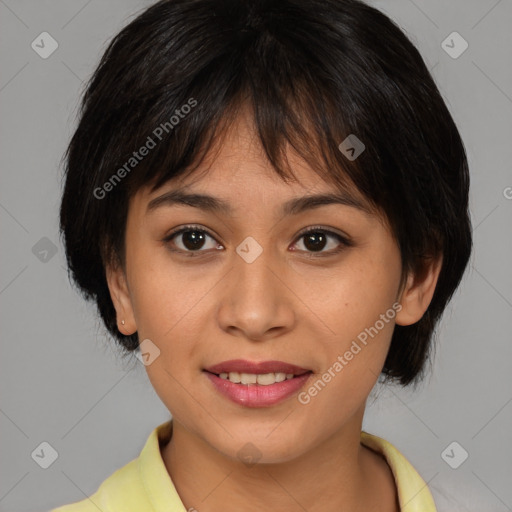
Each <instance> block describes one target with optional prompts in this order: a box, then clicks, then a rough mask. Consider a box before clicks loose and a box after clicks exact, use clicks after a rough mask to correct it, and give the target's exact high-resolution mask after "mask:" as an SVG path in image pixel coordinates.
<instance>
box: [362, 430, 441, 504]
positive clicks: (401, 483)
mask: <svg viewBox="0 0 512 512" xmlns="http://www.w3.org/2000/svg"><path fill="white" fill-rule="evenodd" d="M361 443H362V444H363V445H364V446H367V447H368V448H370V449H372V450H374V451H375V452H377V453H379V454H381V455H382V456H383V457H384V459H385V460H386V462H387V463H388V465H389V467H390V469H391V471H392V473H393V477H394V479H395V484H396V488H397V492H398V499H399V502H400V511H401V512H436V506H435V503H434V499H433V497H432V494H431V493H430V490H429V488H428V486H427V484H426V483H425V481H424V480H423V478H422V477H421V476H420V475H419V473H418V472H417V471H416V469H415V468H414V467H413V465H412V464H411V463H410V462H409V461H408V460H407V459H406V458H405V456H404V455H403V454H402V453H401V452H400V451H399V450H398V449H397V448H395V446H393V445H392V444H391V443H390V442H389V441H386V440H385V439H382V438H381V437H378V436H375V435H372V434H369V433H367V432H364V431H363V432H361Z"/></svg>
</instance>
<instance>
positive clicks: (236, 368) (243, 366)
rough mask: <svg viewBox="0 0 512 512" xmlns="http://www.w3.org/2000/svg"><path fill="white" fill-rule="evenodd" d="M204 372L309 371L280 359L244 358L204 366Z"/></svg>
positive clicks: (258, 373)
mask: <svg viewBox="0 0 512 512" xmlns="http://www.w3.org/2000/svg"><path fill="white" fill-rule="evenodd" d="M204 371H206V372H209V373H213V374H215V375H220V374H221V373H230V372H237V373H249V374H254V375H262V374H266V373H285V374H293V375H295V376H299V375H304V374H305V373H309V372H311V370H308V369H306V368H301V367H300V366H296V365H294V364H290V363H284V362H282V361H262V362H252V361H246V360H244V359H233V360H231V361H224V362H222V363H218V364H215V365H213V366H209V367H208V368H205V370H204Z"/></svg>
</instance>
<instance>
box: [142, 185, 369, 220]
mask: <svg viewBox="0 0 512 512" xmlns="http://www.w3.org/2000/svg"><path fill="white" fill-rule="evenodd" d="M330 204H340V205H344V206H350V207H352V208H356V209H358V210H361V211H363V212H365V213H371V211H370V208H369V207H368V206H366V205H365V204H364V203H362V202H361V201H360V200H358V199H357V198H355V197H354V196H352V195H350V194H349V193H346V192H338V193H335V194H333V193H326V194H318V195H306V196H303V197H297V198H294V199H290V200H289V201H287V202H286V203H283V205H282V206H281V214H282V215H284V216H286V215H298V214H299V213H302V212H305V211H307V210H312V209H314V208H319V207H320V206H324V205H330ZM175 205H186V206H191V207H193V208H198V209H201V210H205V211H208V212H214V213H218V214H224V215H230V214H232V213H233V208H232V206H231V205H230V204H229V202H227V201H225V200H223V199H220V198H218V197H213V196H210V195H205V194H196V193H186V192H184V191H183V190H171V191H169V192H166V193H165V194H162V195H161V196H158V197H156V198H154V199H152V200H151V201H150V202H149V203H148V206H147V208H146V214H148V213H150V212H152V211H154V210H156V209H158V208H161V207H163V206H175Z"/></svg>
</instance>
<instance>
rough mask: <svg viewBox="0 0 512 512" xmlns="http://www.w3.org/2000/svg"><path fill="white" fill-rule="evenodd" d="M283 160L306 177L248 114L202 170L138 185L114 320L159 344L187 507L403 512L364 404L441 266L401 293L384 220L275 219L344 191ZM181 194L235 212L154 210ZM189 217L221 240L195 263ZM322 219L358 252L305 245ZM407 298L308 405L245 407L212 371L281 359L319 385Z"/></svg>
mask: <svg viewBox="0 0 512 512" xmlns="http://www.w3.org/2000/svg"><path fill="white" fill-rule="evenodd" d="M288 158H289V162H290V164H291V166H292V168H293V170H294V173H295V175H296V176H297V177H298V181H299V182H292V183H285V182H284V181H282V180H281V179H280V178H279V177H278V176H277V175H276V174H275V172H274V171H273V170H272V167H271V165H270V163H269V162H268V161H267V160H266V158H265V156H264V153H263V150H262V149H261V147H260V145H259V142H258V139H257V136H256V134H255V132H254V129H253V125H252V117H251V116H250V114H248V113H244V114H241V115H240V116H239V118H237V120H236V122H235V123H234V124H233V125H232V127H231V129H230V130H229V131H228V132H227V134H226V137H225V138H223V140H222V144H221V145H220V146H219V151H218V152H216V153H215V156H214V157H213V156H212V157H211V158H207V159H206V160H205V161H204V162H203V164H202V165H201V167H200V169H199V171H200V172H196V173H194V175H192V176H189V177H187V178H186V179H183V180H176V181H175V180H173V181H172V182H168V183H167V184H165V185H164V186H163V187H162V188H161V189H159V190H157V191H155V192H153V193H150V192H149V188H143V189H140V190H139V191H138V192H137V194H136V195H135V196H134V197H133V198H132V200H131V202H130V207H129V213H128V220H127V229H126V266H125V269H122V268H114V267H109V268H108V269H107V279H108V283H109V288H110V291H111V296H112V300H113V302H114V305H115V308H116V311H117V318H118V327H119V330H120V331H121V332H123V333H124V334H132V333H134V332H135V331H138V334H139V339H140V340H144V339H146V338H149V339H150V340H151V341H152V342H153V343H154V344H155V345H157V346H158V348H159V350H160V356H159V357H158V358H156V359H155V360H154V362H153V363H151V364H150V365H148V366H146V369H147V373H148V376H149V379H150V381H151V383H152V385H153V387H154V389H155V391H156V392H157V394H158V396H159V397H160V398H161V400H162V401H163V403H164V404H165V405H166V406H167V408H168V409H169V411H170V412H171V414H172V416H173V424H174V432H173V436H172V439H171V441H170V442H169V443H168V444H167V445H166V446H165V447H163V448H162V457H163V460H164V463H165V465H166V467H167V470H168V472H169V474H170V476H171V478H172V480H173V482H174V483H175V486H176V489H177V490H178V493H179V494H180V497H181V499H182V501H183V502H184V504H185V506H186V508H187V509H188V508H190V507H194V508H195V509H197V510H198V511H199V512H208V511H218V510H224V511H228V512H230V511H235V510H236V511H240V510H251V511H252V510H254V511H256V510H258V511H259V510H273V511H274V512H285V511H286V512H290V511H292V512H295V511H297V512H299V511H303V510H308V511H311V512H316V511H322V512H329V511H337V512H339V511H341V510H343V511H363V510H364V511H366V512H368V511H374V510H375V511H377V510H378V511H380V512H388V511H389V512H393V511H396V510H398V509H399V508H398V502H397V495H396V488H395V485H394V480H393V477H392V474H391V472H390V469H389V467H388V465H387V463H386V462H385V461H384V459H382V458H381V457H380V456H379V455H378V454H376V453H374V452H373V451H371V450H369V449H368V448H365V447H363V446H362V445H361V444H360V442H359V440H360V432H361V425H362V419H363V414H364V408H365V404H366V399H367V397H368V395H369V393H370V391H371V389H372V387H373V386H374V384H375V382H376V380H377V378H378V375H379V374H380V372H381V369H382V367H383V365H384V361H385V358H386V354H387V351H388V349H389V344H390V341H391V336H392V332H393V328H394V322H395V321H396V322H397V323H398V324H401V325H408V324H412V323H414V322H416V321H418V320H419V319H420V318H421V316H422V315H423V313H424V312H425V310H426V309H427V307H428V304H429V303H430V300H431V298H432V295H433V292H434V288H435V284H436V282H437V277H438V274H439V268H440V262H439V261H437V262H431V263H429V264H428V265H427V266H426V267H425V268H424V269H423V270H422V271H421V272H420V273H419V274H418V275H416V276H415V275H412V274H411V275H409V276H407V278H406V279H405V284H404V286H403V287H400V282H401V281H400V280H401V257H400V252H399V249H398V246H397V244H396V242H395V240H394V239H393V237H392V235H391V232H390V230H389V228H388V226H387V223H386V221H385V219H383V218H382V217H381V216H379V215H377V214H375V213H373V214H369V213H367V212H364V211H362V210H359V209H357V208H354V207H351V206H346V205H338V204H334V205H324V206H320V207H318V208H315V209H312V210H309V211H306V212H303V213H301V214H298V215H293V216H286V217H283V216H282V215H280V214H279V209H280V206H281V204H282V203H284V202H286V201H287V200H289V199H292V198H295V197H300V196H304V195H308V194H313V193H314V194H317V193H321V192H335V191H336V190H335V188H334V186H332V185H330V184H327V183H325V182H324V181H322V180H321V179H320V178H319V177H318V176H317V174H316V173H315V172H314V171H313V170H312V169H310V168H309V167H308V166H307V165H306V164H305V163H304V162H303V161H301V160H300V159H299V158H298V157H296V156H295V155H294V154H293V153H292V152H289V154H288ZM201 170H203V171H204V172H201ZM185 185H188V186H189V189H187V192H190V193H192V192H195V193H203V194H209V195H212V196H215V197H219V198H222V199H224V200H226V201H228V202H229V203H230V204H231V206H232V208H233V213H232V214H231V215H224V214H221V213H212V212H205V211H202V210H199V209H197V208H194V207H191V206H186V205H185V206H184V205H173V206H167V205H166V206H162V207H160V208H157V209H155V210H153V211H152V212H150V213H147V212H146V208H147V205H148V203H149V201H150V200H151V199H154V198H156V197H158V196H160V195H162V194H163V193H165V192H167V191H170V190H174V189H176V188H178V187H182V186H185ZM352 192H353V191H352ZM358 197H359V199H360V200H363V201H364V198H362V197H361V196H358ZM187 224H197V225H199V226H198V228H196V229H199V228H201V229H206V230H207V231H208V232H209V233H211V234H212V235H213V237H214V238H210V237H209V236H206V239H205V242H204V245H203V247H202V248H201V249H200V251H202V252H199V254H197V253H198V250H196V251H195V252H194V251H190V250H189V253H190V252H194V255H195V256H194V257H188V256H187V254H185V251H186V250H187V249H186V247H187V246H186V245H184V243H185V241H186V237H187V234H185V235H183V234H182V235H178V236H177V237H176V238H175V239H174V240H173V241H168V242H162V239H163V238H164V237H165V236H166V235H168V234H169V233H170V232H171V231H172V230H173V229H175V228H179V227H182V226H184V225H187ZM313 226H322V227H324V228H325V229H329V230H331V231H334V232H338V233H340V234H342V235H343V234H345V236H348V237H349V238H350V239H351V240H352V242H353V245H352V246H343V244H340V242H339V241H338V240H337V239H336V238H335V237H332V236H331V235H329V237H328V239H327V242H326V245H325V246H324V247H323V249H322V250H321V251H322V254H327V253H329V252H331V251H332V250H334V249H336V248H338V247H340V246H341V247H342V250H341V251H340V252H339V253H337V254H332V253H331V255H329V256H324V257H322V256H319V253H318V252H315V251H314V250H311V248H309V249H308V246H307V245H305V244H306V243H307V241H306V240H305V238H304V237H302V236H299V234H300V232H301V231H302V230H303V229H304V228H308V227H313ZM248 236H251V237H253V238H254V239H255V240H256V241H257V242H258V243H259V245H260V246H261V247H262V248H263V252H262V253H261V255H260V256H259V257H258V258H257V259H256V260H255V261H254V262H252V263H250V264H249V263H247V262H246V261H244V259H242V258H241V257H240V256H239V255H238V254H237V252H236V248H237V246H239V244H240V243H241V242H242V241H243V240H244V239H245V238H246V237H248ZM216 247H219V248H220V249H219V250H216ZM172 248H174V249H176V250H179V249H181V250H182V253H179V252H172V251H171V249H172ZM401 288H402V289H401ZM397 301H398V302H400V303H401V305H402V309H401V311H400V312H398V313H397V315H396V317H395V319H394V320H392V321H390V322H389V323H386V324H385V326H384V328H383V329H381V330H380V331H379V333H378V335H377V336H375V337H374V338H373V339H371V341H370V342H369V343H368V344H367V345H366V346H365V347H364V348H363V349H362V350H361V351H360V352H359V353H358V354H357V355H355V356H354V358H353V359H352V360H351V361H350V362H349V363H348V364H347V365H346V366H345V367H344V368H343V370H342V371H341V372H339V373H338V374H337V375H336V377H335V378H333V379H332V381H331V382H330V383H328V384H327V386H325V388H324V389H323V390H322V391H321V392H319V393H318V394H317V396H315V397H313V398H312V399H311V401H310V402H309V403H308V404H307V405H303V404H301V403H299V401H298V400H297V397H296V396H293V397H290V398H288V399H286V400H285V401H284V402H281V403H279V404H277V405H274V406H272V407H267V408H247V407H244V406H241V405H237V404H235V403H232V402H231V401H229V400H228V399H227V398H225V397H223V396H221V395H220V394H219V393H218V392H217V391H216V390H215V389H214V387H213V386H212V384H211V383H210V381H209V379H208V378H207V377H206V375H205V373H204V372H203V371H202V370H203V369H204V368H205V367H207V366H211V365H213V364H216V363H219V362H222V361H225V360H229V359H248V360H251V361H265V360H280V361H285V362H288V363H292V364H295V365H298V366H300V367H303V368H306V369H310V370H312V371H313V372H314V376H313V377H311V379H310V382H311V380H313V381H315V380H317V379H318V378H319V376H321V375H322V374H323V373H324V372H325V371H326V370H327V369H328V368H329V367H332V365H333V363H334V362H335V361H336V359H337V357H338V355H340V354H344V353H345V352H346V351H347V350H348V349H349V347H350V345H351V343H352V341H353V340H354V339H356V337H357V335H358V334H359V333H360V332H361V331H363V330H364V329H365V328H368V327H370V326H373V325H374V324H375V322H376V321H377V320H378V319H379V316H380V315H381V314H383V313H385V312H386V310H388V309H389V308H391V307H392V305H393V304H394V303H395V302H397ZM122 320H124V321H125V323H124V325H122V324H121V321H122ZM309 385H310V384H307V385H306V386H309ZM303 389H304V388H303ZM247 443H252V444H253V445H254V446H255V447H256V448H257V450H258V452H259V454H260V456H261V458H260V459H259V461H258V464H256V465H253V466H250V467H249V466H246V465H245V464H244V463H243V462H242V461H241V460H240V459H239V458H238V456H237V454H238V452H239V450H241V449H242V448H243V447H244V446H245V445H246V444H247Z"/></svg>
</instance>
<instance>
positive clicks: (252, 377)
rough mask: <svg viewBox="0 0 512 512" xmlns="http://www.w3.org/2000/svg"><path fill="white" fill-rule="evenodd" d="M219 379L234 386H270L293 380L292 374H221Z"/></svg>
mask: <svg viewBox="0 0 512 512" xmlns="http://www.w3.org/2000/svg"><path fill="white" fill-rule="evenodd" d="M219 377H220V378H221V379H224V380H229V381H230V382H233V383H235V384H246V385H247V384H259V385H260V386H270V385H271V384H275V383H276V382H283V381H285V380H290V379H293V377H294V374H293V373H282V372H278V373H262V374H258V375H256V374H254V373H239V372H229V373H226V372H223V373H221V374H220V375H219Z"/></svg>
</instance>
